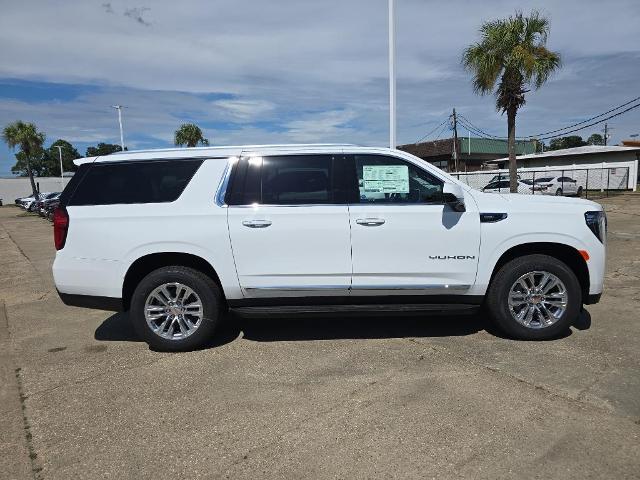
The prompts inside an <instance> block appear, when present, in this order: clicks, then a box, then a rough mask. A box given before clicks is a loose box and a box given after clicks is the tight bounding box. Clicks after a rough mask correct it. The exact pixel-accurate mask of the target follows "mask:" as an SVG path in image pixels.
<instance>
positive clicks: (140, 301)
mask: <svg viewBox="0 0 640 480" xmlns="http://www.w3.org/2000/svg"><path fill="white" fill-rule="evenodd" d="M221 305H222V301H221V295H220V290H219V288H218V286H217V285H216V284H215V282H214V281H213V280H212V279H211V278H210V277H208V276H207V275H205V274H204V273H202V272H199V271H198V270H194V269H192V268H188V267H181V266H171V267H163V268H159V269H158V270H154V271H153V272H151V273H150V274H148V275H147V276H146V277H144V278H143V279H142V281H141V282H140V283H139V284H138V286H137V288H136V290H135V292H134V293H133V296H132V298H131V309H130V312H129V315H130V317H131V320H132V322H133V326H134V328H135V329H136V331H137V332H138V334H139V335H140V337H141V338H142V339H144V340H145V341H146V342H147V343H148V344H149V345H150V346H151V347H152V348H154V349H156V350H163V351H185V350H193V349H195V348H198V347H201V346H203V345H204V344H205V343H206V342H207V341H209V340H210V339H211V337H212V336H213V334H214V332H215V329H216V327H217V326H218V323H219V322H220V317H221Z"/></svg>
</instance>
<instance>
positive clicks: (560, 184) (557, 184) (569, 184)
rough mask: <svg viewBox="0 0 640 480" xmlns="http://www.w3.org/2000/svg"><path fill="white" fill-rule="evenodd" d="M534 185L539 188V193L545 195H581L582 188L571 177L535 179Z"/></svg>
mask: <svg viewBox="0 0 640 480" xmlns="http://www.w3.org/2000/svg"><path fill="white" fill-rule="evenodd" d="M534 185H536V186H538V187H541V189H540V193H543V194H545V195H558V196H559V195H577V196H581V195H582V186H580V185H578V182H577V180H574V179H573V178H571V177H562V176H560V177H543V178H536V180H535V183H534Z"/></svg>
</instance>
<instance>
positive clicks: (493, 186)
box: [484, 182, 500, 190]
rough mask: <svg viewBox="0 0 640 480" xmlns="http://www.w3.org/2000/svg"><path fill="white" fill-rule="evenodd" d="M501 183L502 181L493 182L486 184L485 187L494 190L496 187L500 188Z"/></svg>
mask: <svg viewBox="0 0 640 480" xmlns="http://www.w3.org/2000/svg"><path fill="white" fill-rule="evenodd" d="M499 183H500V182H491V183H489V184H487V186H486V187H484V188H485V189H486V190H492V189H494V188H498V184H499Z"/></svg>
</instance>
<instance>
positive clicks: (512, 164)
mask: <svg viewBox="0 0 640 480" xmlns="http://www.w3.org/2000/svg"><path fill="white" fill-rule="evenodd" d="M480 35H481V40H480V42H478V43H475V44H473V45H471V46H469V47H468V48H467V49H466V50H465V51H464V53H463V55H462V63H463V64H464V66H465V67H466V68H467V70H469V71H470V72H471V73H472V74H473V88H474V90H475V91H476V93H479V94H480V95H486V94H488V93H491V92H493V90H494V88H495V96H496V108H497V109H498V110H499V111H501V112H502V113H505V112H506V113H507V130H508V146H509V179H510V184H511V192H516V191H517V190H518V184H517V172H516V150H515V148H516V147H515V140H516V114H517V113H518V109H519V108H520V107H521V106H522V105H524V103H525V99H524V94H525V93H527V92H528V91H530V89H531V87H534V88H535V89H538V88H540V87H541V86H542V85H543V84H544V83H545V82H546V81H547V79H548V78H549V77H550V76H551V74H552V73H553V72H554V71H555V70H556V69H558V68H559V67H560V55H559V54H558V53H556V52H552V51H550V50H547V47H546V43H547V37H548V35H549V20H548V19H546V18H545V17H543V16H541V15H540V13H539V12H537V11H533V12H531V15H530V16H528V17H524V16H523V15H522V13H521V12H516V14H515V15H514V16H511V17H509V18H507V19H503V20H494V21H490V22H485V23H483V24H482V27H480ZM496 83H497V86H496Z"/></svg>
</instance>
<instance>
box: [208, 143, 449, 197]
mask: <svg viewBox="0 0 640 480" xmlns="http://www.w3.org/2000/svg"><path fill="white" fill-rule="evenodd" d="M245 153H249V154H250V153H252V152H244V151H243V152H242V155H240V156H239V157H229V158H228V161H227V165H226V167H225V170H224V172H223V174H222V178H221V179H220V182H219V184H218V189H217V191H216V196H215V199H216V200H215V202H216V205H218V206H219V207H223V208H255V207H281V208H282V207H284V208H290V207H358V206H360V207H362V206H369V207H379V206H402V207H423V206H425V205H426V206H445V205H446V203H445V202H428V203H427V202H425V203H294V204H287V205H283V204H270V203H251V204H243V205H227V204H226V203H225V202H224V197H225V196H226V194H227V188H228V187H229V178H230V177H231V171H232V170H233V168H232V167H233V164H234V163H235V162H237V161H238V160H239V159H241V158H248V157H249V156H251V155H245ZM292 155H310V154H309V153H307V152H300V153H283V154H278V155H275V154H274V155H272V156H292ZM317 155H345V156H349V155H356V154H354V153H318V154H317ZM360 155H377V156H387V157H391V158H395V159H396V160H400V161H402V162H406V163H409V164H411V165H413V166H414V167H416V168H418V169H420V170H423V171H425V172H427V173H428V174H430V175H433V176H434V177H436V178H437V179H438V180H441V181H442V182H445V183H446V180H444V179H443V178H442V177H440V176H438V175H437V174H435V173H434V172H432V171H431V170H429V169H426V168H423V167H422V166H421V165H419V164H417V163H414V162H412V161H410V160H409V159H407V158H403V157H397V156H395V155H390V154H383V153H360ZM255 156H261V157H267V156H270V155H258V154H256V155H255Z"/></svg>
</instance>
